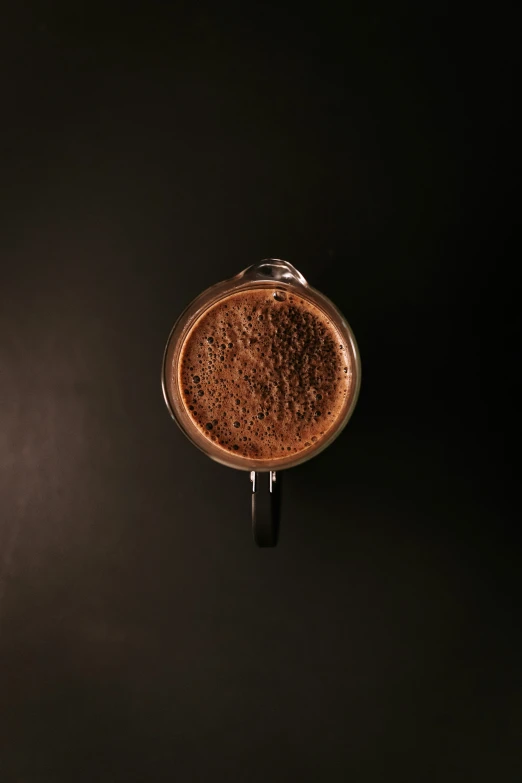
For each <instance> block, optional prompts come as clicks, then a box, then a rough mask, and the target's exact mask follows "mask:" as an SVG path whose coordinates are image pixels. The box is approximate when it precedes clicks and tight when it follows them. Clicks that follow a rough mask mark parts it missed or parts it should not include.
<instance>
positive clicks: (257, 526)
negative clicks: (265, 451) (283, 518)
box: [250, 470, 281, 547]
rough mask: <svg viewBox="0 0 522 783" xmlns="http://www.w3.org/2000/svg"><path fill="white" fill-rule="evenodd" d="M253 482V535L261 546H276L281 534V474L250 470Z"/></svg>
mask: <svg viewBox="0 0 522 783" xmlns="http://www.w3.org/2000/svg"><path fill="white" fill-rule="evenodd" d="M250 481H251V482H252V535H253V536H254V541H255V542H256V544H257V546H259V547H274V546H276V545H277V539H278V536H279V517H280V507H281V476H280V475H279V476H277V473H276V472H275V470H271V471H269V472H268V473H259V472H257V471H255V470H252V471H250Z"/></svg>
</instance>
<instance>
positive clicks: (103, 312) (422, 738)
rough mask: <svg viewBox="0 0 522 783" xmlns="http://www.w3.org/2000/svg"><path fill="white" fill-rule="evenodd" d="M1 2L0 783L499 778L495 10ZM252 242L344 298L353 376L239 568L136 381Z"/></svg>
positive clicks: (509, 667)
mask: <svg viewBox="0 0 522 783" xmlns="http://www.w3.org/2000/svg"><path fill="white" fill-rule="evenodd" d="M10 6H11V7H10V9H9V10H6V9H3V12H2V13H3V18H2V25H1V28H0V44H1V46H0V52H1V54H0V57H1V61H2V67H1V69H0V85H1V92H0V94H1V105H2V114H3V119H2V127H1V130H0V134H1V135H0V138H1V163H2V165H1V188H2V199H1V204H2V208H1V211H0V225H1V231H0V242H1V248H0V252H1V294H0V295H1V311H0V359H1V385H0V394H1V406H0V460H1V471H0V513H1V517H0V781H1V782H2V783H48V781H52V782H53V783H54V782H55V781H56V783H71V782H72V781H74V782H75V783H81V781H89V782H90V781H99V782H100V783H106V782H107V783H109V781H110V782H111V783H113V782H117V783H120V781H121V782H122V783H127V782H129V783H132V781H164V780H173V781H190V782H191V783H196V782H198V781H201V782H202V783H203V782H204V783H207V782H208V783H211V782H212V783H213V782H214V781H231V782H233V781H241V782H243V781H252V782H255V781H260V782H261V781H262V782H263V783H265V781H274V782H277V781H285V783H286V782H287V781H293V780H295V781H303V782H306V781H313V782H314V783H315V782H319V781H321V782H323V781H324V782H325V783H330V782H331V783H333V782H334V781H354V783H355V782H356V783H374V782H380V781H383V780H390V779H391V780H400V781H403V782H406V781H412V782H414V783H418V782H419V781H424V783H430V781H445V782H448V783H449V782H450V781H451V782H453V781H455V782H457V781H458V782H459V783H460V782H463V783H464V782H466V783H467V782H468V781H469V782H470V783H471V781H473V783H478V782H479V781H487V783H491V781H498V782H499V783H506V782H508V781H519V780H521V779H522V764H521V755H520V749H519V739H520V738H519V732H520V723H521V717H522V715H521V695H522V694H521V690H522V689H521V678H520V657H521V653H522V645H521V638H520V617H519V599H520V586H519V577H518V573H519V568H520V565H521V562H520V538H519V536H518V534H517V527H516V522H515V517H514V516H512V514H511V510H510V508H509V502H508V501H509V497H510V492H511V488H512V482H514V478H515V473H514V466H513V465H512V464H511V463H510V462H509V461H508V458H507V456H506V449H507V446H508V445H509V439H510V436H509V430H508V429H507V428H506V425H507V424H508V423H509V414H508V409H507V403H508V401H509V400H508V393H507V391H503V390H502V384H503V382H504V380H505V379H506V378H507V377H508V376H509V374H510V367H511V366H513V362H512V361H509V362H508V361H507V360H508V359H509V360H512V359H515V360H516V361H517V362H518V361H519V357H518V358H517V353H515V352H514V347H515V342H514V338H513V335H514V331H513V329H514V318H515V313H516V312H517V309H518V308H517V307H516V306H515V304H516V303H515V299H514V296H515V294H514V286H513V282H512V280H511V279H510V277H509V276H503V275H502V273H501V271H500V264H501V262H502V261H503V260H505V259H506V258H507V257H508V242H509V238H510V231H511V225H512V223H511V218H510V215H509V213H510V210H511V211H513V204H514V203H515V202H514V200H513V199H512V194H511V191H510V183H511V181H512V171H513V166H514V164H513V162H512V160H511V159H510V158H509V154H506V149H507V146H506V145H507V138H508V136H509V132H510V128H511V124H512V115H513V98H514V89H513V68H514V60H515V57H514V55H515V52H516V42H515V30H516V29H517V28H516V26H515V25H514V24H513V23H512V22H511V21H510V20H509V19H504V17H502V15H501V14H500V12H498V13H497V11H496V10H495V13H496V16H494V17H493V16H492V14H493V12H491V13H489V12H488V16H487V17H486V16H485V17H484V18H479V16H478V10H477V8H475V9H473V13H470V14H469V16H468V15H467V16H466V18H465V19H464V18H463V19H456V18H455V13H454V11H453V12H452V13H451V14H447V13H445V12H444V11H443V10H442V9H441V8H439V9H438V10H436V11H434V10H432V9H428V7H426V6H424V5H422V6H420V5H419V7H417V6H414V5H412V7H411V8H406V7H398V6H396V5H395V4H389V6H387V7H385V8H384V9H381V10H379V9H377V8H375V7H372V8H370V7H369V6H367V7H365V6H357V7H355V6H353V7H352V6H348V5H343V6H342V7H341V6H334V5H332V4H326V5H323V6H322V7H321V11H320V17H319V16H318V13H319V12H318V10H317V8H316V9H315V10H314V11H313V13H312V12H311V11H310V12H309V11H306V10H305V9H304V8H301V10H300V11H299V13H293V14H292V13H290V12H284V11H282V10H281V9H277V8H275V7H271V6H270V5H263V6H262V7H261V6H259V7H257V6H249V11H248V15H247V14H246V12H245V11H244V10H242V8H241V7H240V6H237V8H235V9H234V10H229V11H225V10H224V9H221V11H220V13H219V16H218V15H217V14H216V13H215V12H214V11H204V10H202V7H201V6H199V5H197V8H193V7H192V5H191V4H188V3H187V4H176V3H172V4H169V3H161V2H149V3H120V4H106V3H104V4H88V3H72V4H65V3H62V4H60V3H50V4H42V5H38V6H37V5H32V6H31V5H29V4H27V3H24V4H16V3H12V4H10ZM513 181H514V180H513ZM267 256H279V257H283V258H287V259H288V260H289V261H291V262H292V263H294V264H295V265H296V266H297V267H298V268H299V269H300V270H301V271H302V272H303V274H304V275H305V276H306V277H307V278H308V279H309V280H310V282H311V283H312V284H313V285H315V286H316V287H317V288H319V289H320V290H322V291H323V292H324V293H326V294H327V295H329V296H330V297H331V298H332V299H333V300H334V301H335V302H336V304H337V305H339V306H340V307H341V309H342V310H343V311H344V312H345V313H346V315H347V317H348V320H349V321H350V323H351V325H352V327H353V329H354V332H355V334H356V336H357V338H358V341H359V344H360V349H361V354H362V361H363V386H362V395H361V398H360V402H359V405H358V408H357V410H356V413H355V415H354V417H353V419H352V421H351V423H350V425H349V427H348V428H347V430H346V431H345V433H344V434H343V436H342V437H341V438H340V439H339V440H338V441H337V442H335V443H334V444H333V445H332V446H331V448H329V449H328V450H327V451H326V452H325V453H323V454H321V455H320V456H319V457H317V458H316V459H315V460H312V461H311V462H309V463H307V464H305V465H303V466H301V467H299V468H296V469H295V470H292V471H288V472H287V474H286V475H285V477H284V478H285V496H284V509H283V517H282V527H281V536H280V542H279V546H278V547H277V548H276V549H273V550H264V551H263V550H259V549H257V548H256V547H255V546H254V544H253V542H252V537H251V533H250V520H249V507H250V485H249V481H248V476H247V475H246V474H241V473H239V472H235V471H232V470H229V469H226V468H223V467H221V466H218V465H217V464H213V463H212V462H210V461H209V460H208V459H206V458H205V456H204V455H203V454H201V453H199V452H198V451H197V450H196V449H194V448H193V447H191V445H190V444H189V443H188V442H187V441H186V440H185V439H184V438H183V436H182V435H181V433H180V432H179V431H178V430H177V429H176V427H175V426H174V425H173V423H172V422H171V420H170V418H169V416H168V414H167V411H166V409H165V407H164V404H163V401H162V397H161V392H160V381H159V374H160V365H161V356H162V351H163V347H164V342H165V340H166V338H167V335H168V333H169V330H170V328H171V326H172V323H173V321H174V320H175V318H176V317H177V315H178V314H179V312H180V311H181V309H182V308H183V307H184V306H185V305H186V304H187V303H188V302H189V301H190V300H191V299H192V298H193V297H194V296H195V295H196V294H198V293H199V292H200V291H201V290H202V289H203V288H205V287H206V286H208V285H210V284H212V283H214V282H217V281H219V280H221V279H223V278H224V277H228V276H230V275H232V274H234V273H236V272H237V271H239V270H240V269H242V268H243V267H245V266H247V265H248V264H250V263H253V262H255V261H258V260H260V259H261V258H263V257H267ZM514 257H515V258H517V257H519V256H514ZM501 292H502V294H503V297H504V305H503V306H502V307H501V303H500V301H499V294H500V293H501ZM506 297H507V298H506ZM501 314H502V315H503V317H504V320H503V321H499V316H500V315H501ZM499 338H500V339H499ZM512 349H513V351H512ZM499 350H501V352H502V356H503V357H504V361H498V351H499Z"/></svg>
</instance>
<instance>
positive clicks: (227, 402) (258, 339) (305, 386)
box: [171, 288, 352, 460]
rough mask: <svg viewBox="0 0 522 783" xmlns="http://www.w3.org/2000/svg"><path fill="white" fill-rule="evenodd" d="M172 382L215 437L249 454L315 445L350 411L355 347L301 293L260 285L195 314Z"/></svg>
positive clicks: (272, 454)
mask: <svg viewBox="0 0 522 783" xmlns="http://www.w3.org/2000/svg"><path fill="white" fill-rule="evenodd" d="M171 382H172V383H173V384H179V389H180V393H181V397H182V399H183V403H184V405H185V407H186V409H187V412H188V414H189V416H190V417H191V419H192V422H193V423H194V426H195V427H197V428H198V429H199V430H200V431H201V432H202V433H203V434H204V435H205V436H206V437H208V438H209V439H210V440H211V441H212V442H213V443H214V444H215V445H216V446H218V447H220V448H222V449H223V450H224V451H226V452H230V453H232V454H235V455H236V456H244V457H246V458H248V459H249V460H252V459H254V460H273V459H277V458H284V457H288V456H290V455H291V454H292V455H294V454H296V453H298V452H299V453H300V452H303V451H306V450H308V449H312V448H313V449H315V448H316V447H317V446H318V445H319V444H320V441H322V440H324V439H325V438H327V437H329V436H330V435H331V434H332V430H333V429H335V428H336V426H337V425H338V424H339V422H340V419H341V418H342V417H343V416H344V411H345V410H346V402H347V399H348V397H349V395H350V392H351V388H352V360H351V353H350V351H349V349H348V346H347V345H346V343H345V341H344V340H343V338H342V337H341V336H340V335H339V333H338V331H337V329H336V328H335V327H334V325H333V324H332V322H331V321H330V320H329V319H328V317H327V316H326V315H325V314H324V313H323V312H322V311H321V310H320V309H319V308H318V307H316V306H315V305H314V304H312V303H311V302H309V301H308V300H306V299H303V298H301V297H299V296H297V295H295V294H291V293H286V292H283V291H278V290H274V289H267V288H262V289H254V290H247V291H242V292H238V293H235V294H232V295H230V296H228V297H226V298H225V299H222V300H220V301H219V302H217V303H216V304H214V305H213V306H212V307H210V308H209V309H208V310H207V311H205V312H204V313H203V315H202V316H201V317H200V318H199V319H198V321H197V322H196V323H195V324H194V326H193V327H192V329H191V330H190V332H189V333H188V335H187V337H186V338H185V342H184V344H183V346H182V349H181V353H180V360H179V366H178V367H173V368H172V374H171Z"/></svg>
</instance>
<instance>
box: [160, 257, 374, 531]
mask: <svg viewBox="0 0 522 783" xmlns="http://www.w3.org/2000/svg"><path fill="white" fill-rule="evenodd" d="M263 288H265V289H267V290H269V291H271V292H274V293H276V292H277V291H284V292H285V293H286V294H289V293H293V294H294V295H296V296H299V297H300V298H302V299H306V300H308V301H309V302H311V303H312V304H313V305H314V306H315V307H317V308H318V309H319V310H320V311H322V313H323V314H324V315H326V317H327V318H328V320H329V321H330V322H331V323H332V325H333V326H334V328H335V329H336V330H337V331H338V332H339V335H340V336H341V338H343V340H344V343H345V345H346V351H347V352H348V355H349V357H350V366H351V372H352V383H351V385H350V393H349V395H347V398H346V400H345V402H344V404H343V408H342V410H341V412H340V413H339V415H338V417H337V421H336V423H335V426H333V427H332V428H331V431H329V432H328V433H327V434H326V435H325V437H324V438H321V439H320V440H319V441H318V443H317V444H316V445H315V446H312V447H310V448H308V449H306V450H304V451H302V452H297V453H296V454H290V455H288V456H283V457H275V458H274V459H271V460H269V459H264V460H262V466H260V464H259V462H260V460H255V459H252V458H249V457H245V456H238V455H236V454H233V453H231V452H228V451H226V450H225V449H222V448H221V447H220V446H218V445H217V444H216V443H214V442H213V441H211V440H209V438H206V437H205V436H204V434H203V433H202V432H201V431H200V430H199V429H198V428H197V426H196V425H195V424H194V423H193V421H192V419H191V418H190V416H189V413H188V411H187V409H186V407H185V405H184V403H183V399H182V395H181V390H180V388H179V382H178V367H179V362H180V357H181V352H182V348H183V345H184V343H185V340H186V338H187V336H188V335H189V333H190V331H191V329H192V327H193V326H194V324H195V323H196V322H197V321H198V320H199V318H200V317H201V316H202V315H203V313H205V312H206V311H207V310H208V309H209V308H210V307H213V306H214V305H215V304H216V303H217V302H219V301H220V300H222V299H225V298H227V297H229V296H230V295H231V294H236V293H238V292H242V291H248V290H254V289H255V290H259V289H263ZM173 372H175V373H176V375H175V382H173ZM161 384H162V388H163V396H164V399H165V403H166V405H167V408H168V409H169V412H170V414H171V416H172V418H173V419H174V421H175V422H176V423H177V424H178V426H179V427H180V429H181V431H182V432H183V433H184V434H185V435H186V436H187V438H188V439H189V440H190V441H191V442H192V443H193V444H194V445H195V446H197V447H198V448H199V449H201V451H203V452H204V453H205V454H206V455H207V456H209V457H210V458H211V459H213V460H215V461H216V462H220V463H221V464H222V465H227V466H228V467H230V468H236V469H237V470H245V471H249V472H250V480H251V484H252V532H253V536H254V541H255V542H256V544H257V545H258V546H275V545H276V544H277V539H278V531H279V515H280V514H279V512H280V488H281V477H280V475H278V473H279V471H281V470H286V469H288V468H293V467H295V466H296V465H299V464H301V463H302V462H306V461H307V460H309V459H311V458H312V457H315V456H316V455H317V454H319V453H320V452H321V451H323V449H326V448H327V447H328V446H329V445H330V444H331V443H332V442H333V441H334V440H335V438H337V437H338V436H339V435H340V433H341V432H342V430H343V429H344V427H345V426H346V424H347V423H348V421H349V419H350V416H351V415H352V413H353V410H354V408H355V405H356V402H357V397H358V394H359V388H360V384H361V363H360V358H359V351H358V348H357V343H356V341H355V337H354V335H353V332H352V330H351V328H350V326H349V324H348V322H347V321H346V319H345V318H344V316H343V314H342V313H341V312H340V311H339V310H338V308H337V307H336V306H335V305H334V304H333V302H331V301H330V299H328V298H327V297H326V296H324V294H322V293H320V291H317V290H316V289H315V288H312V286H310V285H309V284H308V283H307V281H306V280H305V278H304V277H303V276H302V275H301V273H300V272H298V270H297V269H296V268H295V267H294V266H292V264H290V263H288V261H282V260H281V259H277V258H269V259H265V260H263V261H261V262H259V263H258V264H253V265H252V266H249V267H248V268H247V269H245V270H243V271H242V272H240V273H239V274H238V275H235V276H234V277H232V278H230V279H228V280H224V281H223V282H221V283H217V284H216V285H213V286H211V287H210V288H207V289H206V290H205V291H203V292H202V293H201V294H200V295H199V296H197V297H196V298H195V299H193V301H192V302H191V303H190V304H189V305H188V307H186V308H185V310H184V311H183V312H182V314H181V315H180V317H179V318H178V320H177V321H176V323H175V324H174V326H173V328H172V330H171V332H170V334H169V337H168V340H167V344H166V347H165V351H164V354H163V364H162V370H161Z"/></svg>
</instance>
